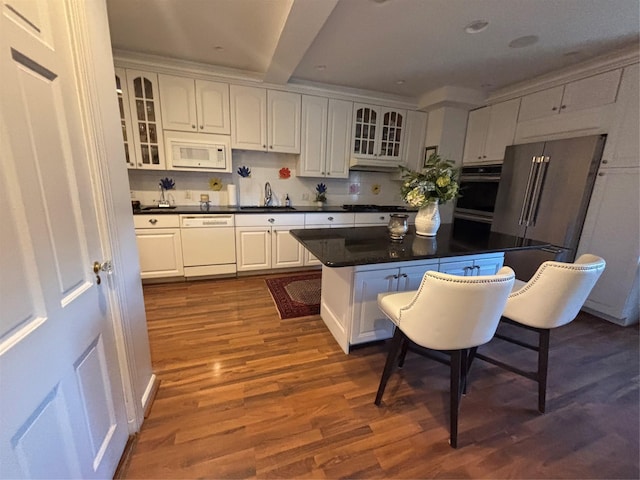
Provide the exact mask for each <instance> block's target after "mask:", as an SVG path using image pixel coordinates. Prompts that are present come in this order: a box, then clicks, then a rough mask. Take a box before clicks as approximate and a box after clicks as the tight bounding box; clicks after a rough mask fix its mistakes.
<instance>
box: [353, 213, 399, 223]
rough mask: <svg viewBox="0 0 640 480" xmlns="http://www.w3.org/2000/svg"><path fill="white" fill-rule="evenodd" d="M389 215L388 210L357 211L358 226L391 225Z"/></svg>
mask: <svg viewBox="0 0 640 480" xmlns="http://www.w3.org/2000/svg"><path fill="white" fill-rule="evenodd" d="M389 215H390V213H386V212H356V217H355V226H356V227H374V226H380V225H389Z"/></svg>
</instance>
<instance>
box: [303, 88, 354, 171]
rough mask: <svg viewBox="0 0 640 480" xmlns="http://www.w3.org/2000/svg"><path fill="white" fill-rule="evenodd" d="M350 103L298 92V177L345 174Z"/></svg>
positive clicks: (347, 156)
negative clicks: (299, 119)
mask: <svg viewBox="0 0 640 480" xmlns="http://www.w3.org/2000/svg"><path fill="white" fill-rule="evenodd" d="M352 105H353V103H352V102H347V101H343V100H335V99H328V98H324V97H315V96H311V95H303V96H302V120H301V148H300V159H299V168H298V176H299V177H332V178H349V149H350V136H349V132H350V125H351V115H352Z"/></svg>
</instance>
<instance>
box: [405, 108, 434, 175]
mask: <svg viewBox="0 0 640 480" xmlns="http://www.w3.org/2000/svg"><path fill="white" fill-rule="evenodd" d="M427 117H428V116H427V114H426V113H425V112H418V111H414V110H409V111H408V112H407V127H406V135H405V139H406V145H405V149H404V161H402V162H400V163H402V164H404V165H405V166H406V167H407V168H409V169H411V170H415V171H418V170H422V167H423V165H424V148H425V135H426V132H427Z"/></svg>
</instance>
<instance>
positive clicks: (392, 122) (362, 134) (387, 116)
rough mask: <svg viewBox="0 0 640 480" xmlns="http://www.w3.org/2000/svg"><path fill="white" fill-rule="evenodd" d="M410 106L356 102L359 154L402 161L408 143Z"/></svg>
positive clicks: (355, 144) (356, 152)
mask: <svg viewBox="0 0 640 480" xmlns="http://www.w3.org/2000/svg"><path fill="white" fill-rule="evenodd" d="M406 117H407V112H406V110H401V109H394V108H387V107H381V106H376V105H363V104H359V103H355V104H354V105H353V148H352V150H351V153H352V155H353V156H354V157H356V158H370V159H378V160H386V161H387V162H388V164H389V165H397V164H398V163H400V162H401V160H402V158H403V156H402V154H403V147H404V132H405V127H406V125H405V123H406Z"/></svg>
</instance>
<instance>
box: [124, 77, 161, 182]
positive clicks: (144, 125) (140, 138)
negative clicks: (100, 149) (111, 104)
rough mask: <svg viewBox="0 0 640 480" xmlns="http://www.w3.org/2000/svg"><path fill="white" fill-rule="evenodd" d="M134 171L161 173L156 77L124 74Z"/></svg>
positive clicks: (159, 121)
mask: <svg viewBox="0 0 640 480" xmlns="http://www.w3.org/2000/svg"><path fill="white" fill-rule="evenodd" d="M126 76H127V89H128V96H129V109H130V111H131V117H132V132H133V144H134V148H135V157H136V168H138V169H148V170H164V169H165V168H166V167H165V156H164V146H163V143H164V142H163V138H162V128H163V127H162V118H161V113H160V102H159V94H158V75H157V74H155V73H149V72H141V71H138V70H129V69H127V70H126Z"/></svg>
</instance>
